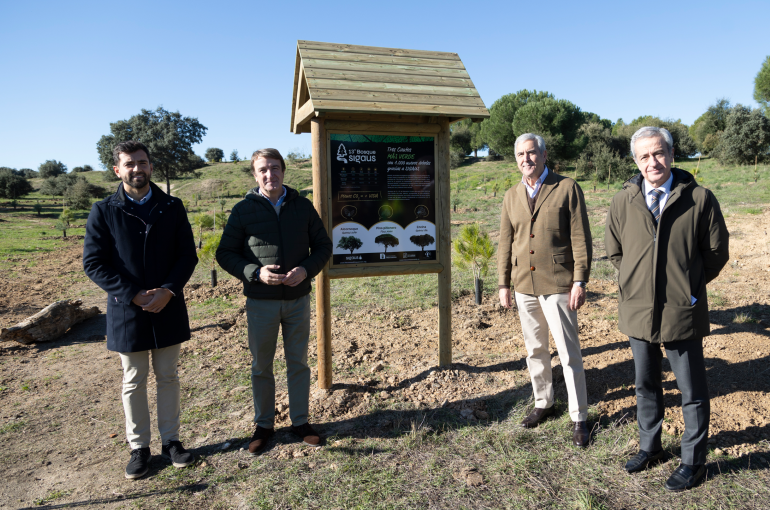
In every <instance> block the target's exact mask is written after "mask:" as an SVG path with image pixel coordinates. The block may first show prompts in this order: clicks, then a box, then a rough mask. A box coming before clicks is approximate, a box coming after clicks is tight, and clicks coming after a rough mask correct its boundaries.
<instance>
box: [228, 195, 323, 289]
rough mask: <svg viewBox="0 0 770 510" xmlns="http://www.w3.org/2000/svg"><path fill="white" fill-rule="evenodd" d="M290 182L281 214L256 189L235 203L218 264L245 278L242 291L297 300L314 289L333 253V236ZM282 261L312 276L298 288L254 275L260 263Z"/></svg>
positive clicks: (285, 270) (287, 268)
mask: <svg viewBox="0 0 770 510" xmlns="http://www.w3.org/2000/svg"><path fill="white" fill-rule="evenodd" d="M285 187H286V198H285V199H284V201H283V204H281V214H280V216H279V215H277V214H276V213H275V209H274V208H273V206H272V204H270V202H269V201H268V200H267V199H266V198H264V197H263V196H261V195H260V194H259V191H258V190H259V188H254V189H252V190H251V191H249V192H248V193H247V194H246V198H245V199H243V200H241V201H240V202H238V203H237V204H236V205H235V207H233V212H232V214H231V215H230V218H229V219H228V221H227V226H225V231H224V233H223V234H222V240H221V241H220V243H219V248H218V249H217V262H218V263H219V265H220V266H221V267H222V269H224V270H225V271H227V272H228V273H230V274H231V275H233V276H235V277H236V278H238V279H240V280H241V281H243V294H244V295H245V296H247V297H250V298H254V299H297V298H299V297H302V296H305V295H307V294H309V293H310V282H311V279H312V278H313V277H314V276H316V275H317V274H318V273H320V272H321V270H322V269H323V267H324V265H325V264H326V262H327V261H328V260H329V257H331V255H332V241H331V239H329V236H328V235H327V233H326V229H325V228H324V226H323V223H321V218H319V217H318V213H317V212H316V210H315V209H314V208H313V204H312V203H310V200H308V199H306V198H304V197H301V196H299V193H298V192H297V190H295V189H292V188H290V187H288V186H285ZM270 264H278V265H279V266H281V267H280V269H279V271H280V272H282V273H288V272H289V271H291V270H292V269H294V268H295V267H297V266H302V267H304V268H305V270H306V271H307V275H308V277H307V278H305V280H303V281H302V282H301V283H300V284H299V285H297V286H296V287H289V286H287V285H265V284H263V283H260V282H258V281H256V280H254V279H253V275H254V271H255V270H256V269H257V267H262V266H267V265H270Z"/></svg>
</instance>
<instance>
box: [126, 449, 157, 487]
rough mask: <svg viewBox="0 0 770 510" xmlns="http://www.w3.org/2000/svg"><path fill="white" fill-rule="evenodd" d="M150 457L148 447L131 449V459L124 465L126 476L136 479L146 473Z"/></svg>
mask: <svg viewBox="0 0 770 510" xmlns="http://www.w3.org/2000/svg"><path fill="white" fill-rule="evenodd" d="M151 457H152V455H151V454H150V449H149V448H137V449H135V450H131V460H129V461H128V466H126V478H128V479H129V480H136V479H137V478H141V477H143V476H144V475H146V474H147V471H149V470H150V458H151Z"/></svg>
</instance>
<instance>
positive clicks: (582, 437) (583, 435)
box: [572, 421, 590, 448]
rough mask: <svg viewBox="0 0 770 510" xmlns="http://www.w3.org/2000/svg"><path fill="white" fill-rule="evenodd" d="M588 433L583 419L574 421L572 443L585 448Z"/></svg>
mask: <svg viewBox="0 0 770 510" xmlns="http://www.w3.org/2000/svg"><path fill="white" fill-rule="evenodd" d="M589 437H590V434H589V433H588V426H587V425H586V422H584V421H576V422H575V428H574V429H573V430H572V444H574V445H575V446H579V447H581V448H585V447H586V446H588V439H589Z"/></svg>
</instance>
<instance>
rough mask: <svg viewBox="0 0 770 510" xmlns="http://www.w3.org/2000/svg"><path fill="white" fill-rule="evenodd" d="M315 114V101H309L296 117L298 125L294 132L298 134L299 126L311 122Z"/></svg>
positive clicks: (295, 126) (301, 107)
mask: <svg viewBox="0 0 770 510" xmlns="http://www.w3.org/2000/svg"><path fill="white" fill-rule="evenodd" d="M314 113H315V110H314V108H313V101H311V100H310V99H308V100H307V101H306V102H305V104H303V105H302V106H300V108H299V109H298V110H297V113H296V114H295V116H294V119H295V120H294V121H295V122H296V124H295V125H294V132H296V130H297V126H299V125H300V124H304V123H305V122H307V121H308V120H310V118H311V117H312V116H313V114H314Z"/></svg>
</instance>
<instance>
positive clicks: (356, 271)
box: [329, 263, 444, 279]
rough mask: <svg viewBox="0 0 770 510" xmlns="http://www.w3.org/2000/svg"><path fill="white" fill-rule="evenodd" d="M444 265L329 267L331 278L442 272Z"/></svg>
mask: <svg viewBox="0 0 770 510" xmlns="http://www.w3.org/2000/svg"><path fill="white" fill-rule="evenodd" d="M443 270H444V266H442V265H441V264H438V263H430V264H427V263H426V264H409V265H399V266H365V267H350V268H348V267H335V268H332V269H329V278H331V279H334V278H362V277H368V276H397V275H404V274H432V273H441V272H442V271H443Z"/></svg>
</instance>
